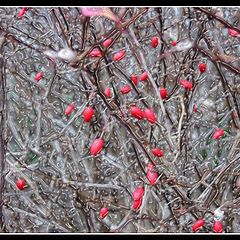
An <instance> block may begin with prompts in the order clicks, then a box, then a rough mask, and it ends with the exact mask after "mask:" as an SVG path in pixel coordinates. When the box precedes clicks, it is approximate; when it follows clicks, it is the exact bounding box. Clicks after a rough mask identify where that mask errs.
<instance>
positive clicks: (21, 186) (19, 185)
mask: <svg viewBox="0 0 240 240" xmlns="http://www.w3.org/2000/svg"><path fill="white" fill-rule="evenodd" d="M16 186H17V188H18V189H19V190H21V191H22V190H24V188H25V187H26V182H25V180H24V179H22V178H19V179H18V180H17V182H16Z"/></svg>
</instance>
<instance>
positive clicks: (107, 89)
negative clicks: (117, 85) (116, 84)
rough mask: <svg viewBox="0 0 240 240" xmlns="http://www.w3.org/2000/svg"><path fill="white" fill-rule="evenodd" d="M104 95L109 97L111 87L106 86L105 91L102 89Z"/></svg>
mask: <svg viewBox="0 0 240 240" xmlns="http://www.w3.org/2000/svg"><path fill="white" fill-rule="evenodd" d="M104 95H105V97H107V98H110V97H111V88H109V87H108V88H106V89H105V91H104Z"/></svg>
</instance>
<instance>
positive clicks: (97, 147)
mask: <svg viewBox="0 0 240 240" xmlns="http://www.w3.org/2000/svg"><path fill="white" fill-rule="evenodd" d="M103 145H104V141H103V140H102V138H96V139H95V140H94V141H93V143H92V145H91V148H90V153H91V155H93V156H96V155H97V154H99V153H100V152H101V151H102V149H103Z"/></svg>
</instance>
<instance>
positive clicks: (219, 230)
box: [213, 221, 223, 233]
mask: <svg viewBox="0 0 240 240" xmlns="http://www.w3.org/2000/svg"><path fill="white" fill-rule="evenodd" d="M213 231H214V232H215V233H222V231H223V225H222V223H221V222H220V221H215V222H214V224H213Z"/></svg>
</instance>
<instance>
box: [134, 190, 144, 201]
mask: <svg viewBox="0 0 240 240" xmlns="http://www.w3.org/2000/svg"><path fill="white" fill-rule="evenodd" d="M143 194H144V188H143V187H137V188H135V190H134V191H133V194H132V195H133V199H134V200H135V201H136V200H139V199H140V198H142V197H143Z"/></svg>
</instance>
